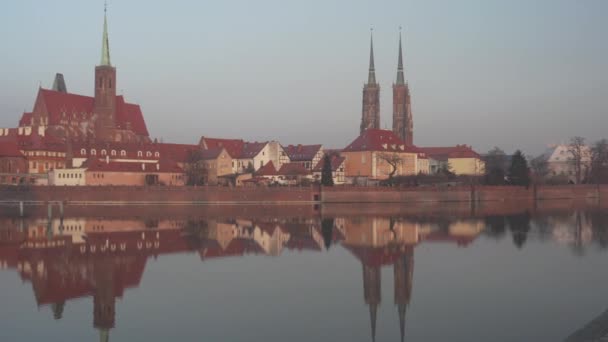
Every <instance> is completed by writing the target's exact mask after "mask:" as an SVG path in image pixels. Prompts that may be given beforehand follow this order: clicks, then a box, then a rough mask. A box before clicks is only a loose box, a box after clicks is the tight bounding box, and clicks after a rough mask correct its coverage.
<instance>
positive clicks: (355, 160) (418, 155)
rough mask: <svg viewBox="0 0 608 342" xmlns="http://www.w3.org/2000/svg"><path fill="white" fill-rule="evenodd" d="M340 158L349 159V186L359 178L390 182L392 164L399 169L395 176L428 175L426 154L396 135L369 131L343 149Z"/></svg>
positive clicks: (347, 171)
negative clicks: (387, 180) (388, 179)
mask: <svg viewBox="0 0 608 342" xmlns="http://www.w3.org/2000/svg"><path fill="white" fill-rule="evenodd" d="M341 155H342V156H343V157H344V158H345V159H346V160H345V178H346V181H347V182H349V181H353V180H354V178H356V177H361V178H366V179H370V180H383V179H387V178H388V177H389V175H390V173H391V172H392V171H393V166H392V165H391V162H392V163H393V164H395V165H396V171H395V174H394V176H406V175H416V174H418V173H428V161H427V160H425V159H426V157H425V155H424V152H423V151H420V149H419V148H418V147H416V146H408V145H406V144H405V142H403V140H401V139H400V138H399V137H398V136H397V135H395V133H393V131H388V130H380V129H368V130H366V131H364V132H363V133H362V134H361V135H360V136H359V137H357V139H355V140H354V141H353V142H352V143H351V144H350V145H348V146H347V147H346V148H344V149H343V150H342V152H341ZM389 161H391V162H389Z"/></svg>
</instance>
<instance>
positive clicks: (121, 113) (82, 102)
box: [22, 88, 149, 136]
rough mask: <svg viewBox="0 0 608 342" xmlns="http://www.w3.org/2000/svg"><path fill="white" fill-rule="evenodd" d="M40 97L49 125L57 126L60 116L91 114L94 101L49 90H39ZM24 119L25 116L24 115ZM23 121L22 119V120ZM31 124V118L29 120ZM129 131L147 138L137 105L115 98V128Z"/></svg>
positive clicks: (119, 97) (86, 97)
mask: <svg viewBox="0 0 608 342" xmlns="http://www.w3.org/2000/svg"><path fill="white" fill-rule="evenodd" d="M40 96H42V100H43V101H44V104H45V106H46V110H47V112H48V113H49V124H50V125H58V124H59V123H60V122H61V116H62V115H61V114H62V113H64V112H65V113H67V114H74V113H76V114H83V113H84V114H87V115H88V114H91V113H93V107H94V103H95V99H94V98H93V97H91V96H83V95H76V94H70V93H63V92H58V91H54V90H49V89H42V88H41V89H40ZM24 117H25V114H24ZM22 120H23V118H22ZM30 122H31V118H30ZM129 125H130V127H131V130H132V131H133V132H135V133H136V134H138V135H143V136H148V135H149V134H148V128H147V127H146V122H145V121H144V117H143V114H142V112H141V108H140V107H139V105H136V104H131V103H126V102H125V100H124V97H123V96H122V95H121V96H116V126H117V128H121V129H127V128H128V127H129Z"/></svg>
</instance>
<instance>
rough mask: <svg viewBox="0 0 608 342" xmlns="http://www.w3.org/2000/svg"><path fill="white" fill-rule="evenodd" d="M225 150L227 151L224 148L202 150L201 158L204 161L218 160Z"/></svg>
mask: <svg viewBox="0 0 608 342" xmlns="http://www.w3.org/2000/svg"><path fill="white" fill-rule="evenodd" d="M224 150H225V148H223V147H220V148H212V149H208V150H201V151H200V156H201V159H202V160H212V159H217V158H218V157H219V156H220V155H221V154H222V152H223V151H224Z"/></svg>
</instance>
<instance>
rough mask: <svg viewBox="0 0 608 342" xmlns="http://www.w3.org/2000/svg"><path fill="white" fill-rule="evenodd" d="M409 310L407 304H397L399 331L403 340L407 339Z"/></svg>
mask: <svg viewBox="0 0 608 342" xmlns="http://www.w3.org/2000/svg"><path fill="white" fill-rule="evenodd" d="M406 310H407V305H405V304H399V305H398V306H397V311H398V312H399V333H400V336H401V342H403V341H404V339H405V312H406Z"/></svg>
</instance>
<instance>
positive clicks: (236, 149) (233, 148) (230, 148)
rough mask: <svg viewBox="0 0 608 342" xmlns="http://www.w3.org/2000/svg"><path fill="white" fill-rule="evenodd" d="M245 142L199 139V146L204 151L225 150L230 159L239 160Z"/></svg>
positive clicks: (239, 140)
mask: <svg viewBox="0 0 608 342" xmlns="http://www.w3.org/2000/svg"><path fill="white" fill-rule="evenodd" d="M244 144H245V142H244V141H243V140H241V139H217V138H207V137H201V140H200V142H199V145H200V146H201V147H202V148H204V149H214V148H222V147H223V148H225V149H226V152H228V154H229V155H230V156H231V157H232V158H240V157H241V154H242V153H243V145H244Z"/></svg>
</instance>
